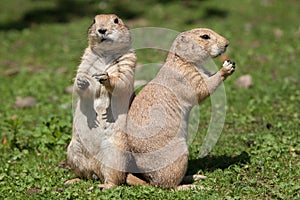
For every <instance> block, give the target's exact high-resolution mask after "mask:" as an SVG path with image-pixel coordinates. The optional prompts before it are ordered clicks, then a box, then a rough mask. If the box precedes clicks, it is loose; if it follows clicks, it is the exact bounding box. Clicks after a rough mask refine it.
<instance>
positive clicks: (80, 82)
mask: <svg viewBox="0 0 300 200" xmlns="http://www.w3.org/2000/svg"><path fill="white" fill-rule="evenodd" d="M76 84H77V87H78V88H79V89H81V90H85V89H87V88H88V87H89V86H90V82H89V81H88V79H87V78H85V77H78V78H77V79H76Z"/></svg>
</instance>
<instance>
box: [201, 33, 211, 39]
mask: <svg viewBox="0 0 300 200" xmlns="http://www.w3.org/2000/svg"><path fill="white" fill-rule="evenodd" d="M200 37H201V38H202V39H204V40H209V39H210V37H209V35H207V34H204V35H200Z"/></svg>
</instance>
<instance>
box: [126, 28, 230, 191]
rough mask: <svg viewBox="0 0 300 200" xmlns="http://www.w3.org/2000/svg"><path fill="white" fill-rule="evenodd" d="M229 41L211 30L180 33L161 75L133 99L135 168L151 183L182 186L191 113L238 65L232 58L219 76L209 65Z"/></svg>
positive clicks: (130, 132)
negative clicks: (210, 70) (209, 61)
mask: <svg viewBox="0 0 300 200" xmlns="http://www.w3.org/2000/svg"><path fill="white" fill-rule="evenodd" d="M228 44H229V43H228V41H227V40H226V39H225V38H223V37H222V36H220V35H218V34H217V33H215V32H214V31H212V30H210V29H205V28H199V29H192V30H190V31H186V32H183V33H181V34H179V35H178V36H177V38H176V39H175V41H174V42H173V45H172V47H171V50H170V53H169V55H168V57H167V59H166V62H165V64H164V65H163V66H162V68H161V69H160V71H159V72H158V74H157V75H156V77H155V78H154V79H153V80H152V81H151V82H149V83H148V84H147V85H146V86H145V87H144V88H143V89H142V90H141V91H140V92H139V94H138V95H137V96H136V97H135V99H134V100H133V102H132V104H131V107H130V109H129V113H128V116H127V130H126V134H127V137H128V145H129V147H130V151H131V153H132V155H133V160H134V162H135V164H134V165H132V166H131V168H129V171H130V172H132V173H134V172H137V176H138V177H140V178H141V179H142V180H144V181H146V182H147V183H148V184H150V185H154V186H159V187H164V188H177V186H178V185H179V184H180V182H181V181H182V180H183V177H184V175H185V173H186V169H187V163H188V154H189V152H188V146H187V124H188V116H189V112H190V110H191V108H192V107H193V106H194V105H197V104H199V103H201V102H202V101H203V100H204V99H205V98H207V97H208V96H210V94H212V93H213V92H214V91H215V89H216V88H217V87H218V86H219V85H220V83H221V82H222V81H223V80H225V79H226V78H227V77H228V76H230V75H231V74H232V73H233V72H234V70H235V63H234V62H231V61H229V60H228V61H225V62H224V64H223V66H222V68H221V69H220V70H219V71H218V72H216V73H215V74H214V75H210V74H208V73H207V72H206V70H205V69H204V68H203V65H204V63H205V62H206V61H208V60H209V59H212V58H215V57H217V56H219V55H221V54H222V53H224V52H225V51H226V48H227V46H228Z"/></svg>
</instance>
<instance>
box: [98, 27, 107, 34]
mask: <svg viewBox="0 0 300 200" xmlns="http://www.w3.org/2000/svg"><path fill="white" fill-rule="evenodd" d="M106 31H107V29H105V28H100V29H98V32H99V33H100V34H105V33H106Z"/></svg>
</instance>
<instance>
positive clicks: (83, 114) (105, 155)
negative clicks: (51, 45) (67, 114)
mask: <svg viewBox="0 0 300 200" xmlns="http://www.w3.org/2000/svg"><path fill="white" fill-rule="evenodd" d="M88 39H89V46H88V47H87V48H86V50H85V52H84V54H83V56H82V60H81V64H80V65H79V67H78V70H77V75H76V78H75V83H74V88H75V91H76V93H77V95H78V96H79V99H78V102H77V105H76V110H75V113H74V121H73V134H72V140H71V143H70V144H69V146H68V150H67V160H68V164H69V165H70V167H71V169H72V170H73V171H74V172H75V174H76V175H77V176H78V177H84V178H97V179H98V178H99V179H100V180H101V181H103V182H104V186H103V187H104V188H109V187H112V186H115V185H119V184H122V183H125V178H126V173H125V172H121V171H119V170H116V169H114V168H115V167H114V166H113V165H114V164H117V165H121V166H119V168H121V169H123V168H124V167H123V166H122V165H124V163H125V161H122V159H123V156H122V155H121V152H119V151H117V150H116V146H118V148H124V145H125V142H124V141H126V139H125V138H123V137H122V136H118V135H116V134H114V133H115V132H116V129H118V128H121V127H122V126H124V123H125V119H126V115H127V112H128V108H129V102H130V99H131V96H132V94H133V82H134V69H135V64H136V57H135V54H134V52H133V50H132V49H131V38H130V33H129V30H128V29H127V27H126V26H125V25H124V23H123V22H122V20H121V19H120V18H118V17H117V16H116V15H113V14H111V15H97V16H95V21H94V23H93V24H92V25H91V26H90V28H89V30H88ZM111 163H112V164H111Z"/></svg>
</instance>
